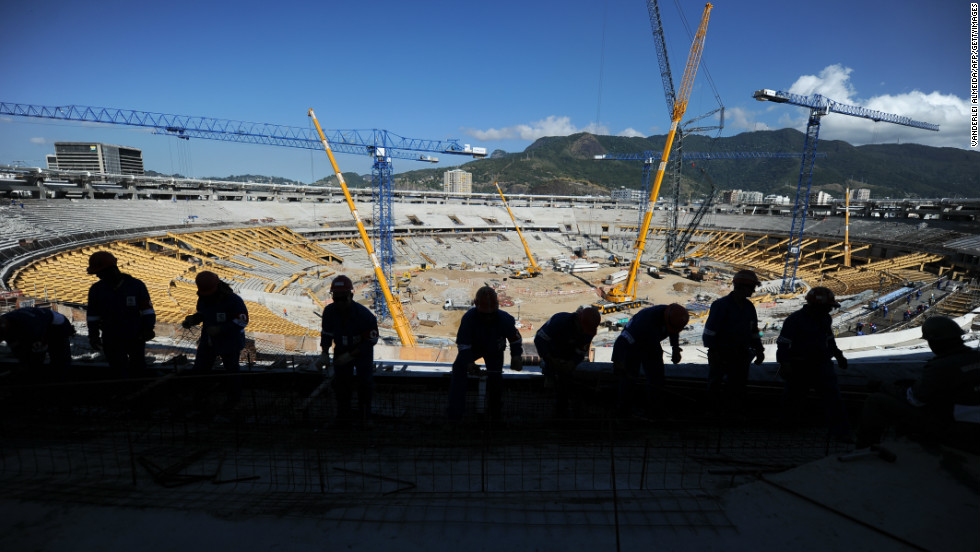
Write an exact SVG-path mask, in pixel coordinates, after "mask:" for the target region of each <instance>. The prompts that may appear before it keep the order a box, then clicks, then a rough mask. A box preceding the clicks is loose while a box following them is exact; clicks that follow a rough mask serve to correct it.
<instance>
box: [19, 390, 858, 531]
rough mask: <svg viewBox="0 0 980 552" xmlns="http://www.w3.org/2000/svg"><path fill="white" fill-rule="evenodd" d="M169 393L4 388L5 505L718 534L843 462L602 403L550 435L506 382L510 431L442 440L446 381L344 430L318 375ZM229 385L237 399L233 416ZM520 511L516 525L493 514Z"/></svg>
mask: <svg viewBox="0 0 980 552" xmlns="http://www.w3.org/2000/svg"><path fill="white" fill-rule="evenodd" d="M162 377H163V378H167V379H166V380H163V381H161V379H160V378H155V379H146V380H135V381H98V382H74V383H73V384H71V385H65V386H52V385H31V384H20V385H12V386H5V387H2V388H0V393H2V394H3V396H2V404H3V407H2V409H3V418H2V422H0V432H2V433H0V488H2V489H4V493H5V494H6V495H8V496H11V497H16V496H22V497H31V498H32V499H39V500H44V499H50V500H59V501H69V502H83V503H95V504H107V505H114V506H127V507H146V506H153V507H165V508H166V507H169V508H180V509H184V508H195V509H202V508H203V509H207V510H209V511H214V512H219V513H221V512H223V513H226V514H228V515H237V514H248V513H250V512H253V513H254V512H262V513H265V514H270V513H272V514H276V515H318V516H319V515H334V514H335V515H339V516H342V517H349V516H355V517H356V516H357V515H361V514H363V515H367V516H368V517H369V518H370V519H376V520H384V519H388V518H390V519H397V520H401V521H409V520H411V519H412V518H413V516H417V515H429V516H431V515H434V514H433V510H438V509H441V510H444V511H443V512H441V513H440V515H444V518H441V519H445V520H446V521H447V522H452V520H454V519H456V518H457V517H459V516H466V515H467V514H466V513H465V511H466V509H465V508H463V509H460V506H459V505H460V504H469V505H470V506H469V507H470V508H472V507H474V506H473V504H474V498H478V499H479V500H477V501H476V503H479V506H476V507H478V508H480V509H481V510H487V511H488V512H489V515H495V516H498V517H502V519H503V520H504V522H506V521H507V520H509V519H512V518H513V521H514V523H518V521H520V520H523V521H521V522H522V523H545V524H547V523H555V524H558V523H559V521H558V518H560V523H561V524H567V523H569V522H570V520H574V519H576V518H577V517H578V516H584V517H589V518H590V520H591V521H589V523H605V522H607V521H608V520H605V521H603V520H604V519H605V518H604V517H603V516H605V515H607V514H608V512H607V513H606V514H603V513H602V512H603V510H602V508H599V507H598V506H597V504H600V503H606V504H608V502H609V501H611V500H615V501H616V502H617V504H622V506H623V509H622V512H623V517H622V518H620V519H619V523H620V524H624V523H625V524H633V523H635V524H645V525H704V526H713V527H720V526H725V525H726V522H725V520H724V515H723V513H722V512H721V509H720V506H719V504H718V500H717V498H716V497H717V495H718V492H719V491H720V490H721V489H724V488H728V487H730V486H732V485H733V484H735V483H736V482H738V481H741V480H746V479H748V478H752V477H755V475H756V474H758V473H760V472H764V471H779V470H783V469H787V468H789V467H792V466H795V465H798V464H800V463H803V462H807V461H810V460H814V459H817V458H821V457H823V456H826V455H827V454H829V453H831V452H835V451H839V450H843V448H842V446H840V445H837V444H836V443H831V442H830V441H828V439H827V437H826V429H825V428H821V427H819V425H817V426H813V427H799V428H795V429H792V430H783V429H777V428H775V427H772V426H770V425H769V424H764V423H761V421H760V420H759V419H756V420H755V421H751V420H750V421H749V422H747V423H745V424H740V425H726V424H719V423H716V422H711V421H705V420H702V419H700V418H698V417H695V416H687V414H684V413H681V414H682V417H681V419H680V420H677V421H672V422H671V423H661V422H650V421H646V420H637V419H631V420H625V421H624V420H616V419H613V418H611V417H609V416H606V415H605V414H604V413H605V412H606V410H607V408H606V407H605V405H604V402H603V400H604V398H603V396H602V394H601V393H599V394H596V395H595V396H590V397H587V398H586V399H585V400H583V404H582V405H581V406H582V408H581V410H580V414H584V415H582V416H581V417H579V418H577V419H574V420H558V419H555V418H553V416H552V415H551V412H552V409H553V404H552V403H551V402H549V401H550V400H551V398H550V396H549V395H548V394H547V390H544V389H541V388H535V387H533V386H532V385H529V384H526V383H522V382H508V386H507V387H506V389H505V398H506V399H505V403H504V412H505V416H504V419H503V420H501V421H497V422H493V423H491V422H489V421H487V420H485V419H483V418H482V416H480V415H479V414H478V413H477V412H478V410H479V408H478V407H479V404H478V402H479V397H478V396H475V394H474V393H470V396H469V397H468V399H469V403H468V408H469V410H468V412H470V413H471V414H470V415H469V416H468V417H467V418H466V419H465V420H464V421H463V422H462V423H457V424H450V423H449V422H448V421H446V419H445V415H444V412H445V411H444V408H445V403H446V392H447V389H448V380H447V379H445V378H433V379H426V378H413V379H412V380H411V381H407V382H406V381H397V380H392V381H386V380H385V379H384V378H377V381H376V394H375V400H374V410H373V416H372V419H371V420H370V421H369V422H362V423H355V425H354V426H353V427H349V428H347V427H342V426H338V425H337V424H336V419H335V415H334V412H335V404H334V399H333V394H332V393H331V392H324V393H321V394H319V395H318V396H317V397H315V398H313V399H310V395H311V393H312V392H313V391H314V390H315V389H317V388H318V387H320V386H321V385H322V383H323V378H322V375H319V374H305V373H300V372H275V373H261V374H249V373H244V374H241V375H240V376H231V377H229V376H220V375H217V376H207V377H205V376H181V375H177V376H162ZM234 378H240V380H241V381H242V382H243V392H242V394H241V397H240V400H238V401H233V402H228V396H229V395H228V392H227V391H228V389H229V386H228V382H229V381H233V379H234ZM685 416H686V417H687V419H684V417H685ZM515 497H516V498H515ZM515 500H517V501H518V502H519V503H520V504H521V505H522V507H521V509H520V512H518V513H514V512H512V511H511V510H510V509H502V511H500V512H495V510H494V504H495V501H501V503H508V504H512V503H513V502H514V501H515ZM632 502H636V503H637V504H639V503H642V504H643V505H644V506H642V507H640V506H638V505H637V506H636V507H635V508H633V507H631V506H630V504H631V503H632ZM651 504H654V506H652V508H653V510H651ZM371 508H374V509H373V510H372V511H371V513H369V514H368V513H365V512H366V511H367V510H369V509H371ZM420 509H421V512H420V511H419V510H420ZM330 512H333V514H330ZM338 512H340V513H338ZM357 512H361V514H358V513H357ZM549 516H552V517H551V518H549ZM555 516H557V517H555ZM461 521H462V519H461Z"/></svg>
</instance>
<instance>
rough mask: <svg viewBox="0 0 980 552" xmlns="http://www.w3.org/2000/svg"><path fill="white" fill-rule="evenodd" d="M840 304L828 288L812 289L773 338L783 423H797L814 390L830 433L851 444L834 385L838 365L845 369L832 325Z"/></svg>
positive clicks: (838, 392)
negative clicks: (807, 399)
mask: <svg viewBox="0 0 980 552" xmlns="http://www.w3.org/2000/svg"><path fill="white" fill-rule="evenodd" d="M838 307H840V303H838V302H837V299H836V298H835V297H834V292H833V291H831V290H830V289H829V288H826V287H823V286H820V287H815V288H812V289H811V290H810V291H809V292H807V294H806V304H805V305H803V308H801V309H800V310H798V311H796V312H794V313H792V314H790V315H789V316H788V317H787V318H786V321H785V322H783V329H782V331H780V332H779V338H778V339H777V340H776V347H777V349H776V360H777V361H778V362H779V377H781V378H782V379H783V382H784V383H783V422H784V423H785V424H794V423H796V422H797V421H798V420H799V418H800V416H801V414H802V411H803V406H804V404H805V403H806V394H807V392H808V391H809V390H810V389H816V390H817V393H818V394H819V395H820V401H821V403H822V404H823V408H824V417H825V418H826V420H827V424H828V426H829V428H830V432H831V435H832V436H833V437H834V438H836V439H837V440H838V441H840V442H844V443H852V442H854V438H853V437H852V436H851V426H850V424H849V423H848V421H847V411H846V410H845V409H844V401H843V400H842V399H841V396H840V387H839V386H838V385H837V374H836V373H835V372H834V363H833V362H832V361H831V359H837V367H838V368H840V369H841V370H847V359H846V358H845V357H844V353H843V352H841V350H840V348H838V347H837V341H836V340H835V339H834V331H833V329H832V328H831V318H830V312H831V311H832V310H834V309H836V308H838Z"/></svg>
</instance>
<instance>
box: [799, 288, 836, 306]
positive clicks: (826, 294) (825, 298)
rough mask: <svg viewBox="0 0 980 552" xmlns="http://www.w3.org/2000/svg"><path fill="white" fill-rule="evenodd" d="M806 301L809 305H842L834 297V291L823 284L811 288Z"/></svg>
mask: <svg viewBox="0 0 980 552" xmlns="http://www.w3.org/2000/svg"><path fill="white" fill-rule="evenodd" d="M806 302H807V304H809V305H830V306H831V307H834V308H835V309H836V308H837V307H839V306H840V303H838V302H837V299H835V298H834V292H833V291H830V288H826V287H823V286H817V287H815V288H810V291H808V292H807V294H806Z"/></svg>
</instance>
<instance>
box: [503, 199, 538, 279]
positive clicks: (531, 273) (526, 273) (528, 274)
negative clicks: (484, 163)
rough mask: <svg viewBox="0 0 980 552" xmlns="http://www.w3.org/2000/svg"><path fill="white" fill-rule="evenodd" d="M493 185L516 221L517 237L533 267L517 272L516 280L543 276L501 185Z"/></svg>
mask: <svg viewBox="0 0 980 552" xmlns="http://www.w3.org/2000/svg"><path fill="white" fill-rule="evenodd" d="M493 185H494V186H496V187H497V193H498V194H500V199H501V201H503V202H504V207H505V208H507V214H508V215H510V220H512V221H514V228H516V229H517V235H518V237H520V238H521V243H522V244H524V254H525V255H527V261H528V262H529V263H531V266H529V267H527V268H526V269H524V270H518V271H517V272H515V273H514V278H534V277H535V276H537V275H539V274H541V268H540V267H539V266H538V263H536V262H534V256H533V255H531V248H530V247H528V246H527V240H525V239H524V234H522V233H521V226H520V225H519V224H517V219H516V218H515V217H514V213H513V212H512V211H511V210H510V206H509V205H507V198H505V197H504V192H502V191H501V190H500V185H499V184H497V183H496V182H494V183H493Z"/></svg>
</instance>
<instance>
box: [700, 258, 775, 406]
mask: <svg viewBox="0 0 980 552" xmlns="http://www.w3.org/2000/svg"><path fill="white" fill-rule="evenodd" d="M760 285H762V282H760V281H759V277H758V276H756V274H755V272H752V271H751V270H740V271H738V272H736V273H735V276H733V277H732V286H733V289H732V291H731V293H729V294H728V295H726V296H724V297H722V298H721V299H718V300H716V301H715V302H713V303H712V304H711V309H710V311H709V312H708V320H707V321H706V322H705V323H704V334H703V335H702V340H703V342H704V346H705V347H707V348H708V366H709V368H708V395H709V400H710V401H711V404H710V406H709V409H710V410H712V411H714V414H715V416H719V417H720V416H721V415H722V414H724V413H725V412H726V410H727V411H728V412H730V413H732V414H734V415H735V416H736V417H741V416H742V415H743V408H744V404H743V403H744V400H745V386H746V383H747V382H748V377H749V363H750V362H752V360H753V358H754V359H755V363H756V364H762V362H763V361H764V360H765V358H766V356H765V350H764V349H763V347H762V338H761V335H760V332H759V318H758V316H757V315H756V312H755V305H753V304H752V302H751V301H749V297H751V296H752V294H753V293H755V288H756V287H758V286H760ZM725 380H727V386H726V389H725V391H726V392H727V395H728V396H727V400H726V397H725V394H726V393H723V391H722V383H723V382H724V381H725ZM726 403H727V404H726Z"/></svg>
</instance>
